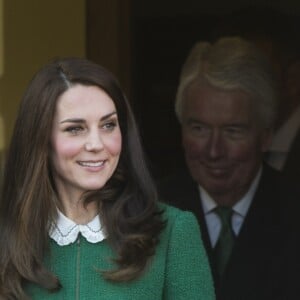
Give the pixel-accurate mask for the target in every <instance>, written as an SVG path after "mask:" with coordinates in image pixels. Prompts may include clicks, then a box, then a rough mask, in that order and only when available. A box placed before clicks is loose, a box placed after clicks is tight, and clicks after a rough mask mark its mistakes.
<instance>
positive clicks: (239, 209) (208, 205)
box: [199, 167, 262, 217]
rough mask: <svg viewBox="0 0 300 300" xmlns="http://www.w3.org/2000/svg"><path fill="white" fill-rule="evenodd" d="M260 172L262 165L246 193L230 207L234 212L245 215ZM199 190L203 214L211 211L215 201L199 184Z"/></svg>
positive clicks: (215, 205)
mask: <svg viewBox="0 0 300 300" xmlns="http://www.w3.org/2000/svg"><path fill="white" fill-rule="evenodd" d="M261 174H262V167H260V169H259V171H258V173H257V175H256V176H255V178H254V179H253V181H252V183H251V185H250V187H249V189H248V191H247V193H246V194H245V195H244V196H243V197H242V198H241V199H240V200H239V201H238V202H237V203H236V204H235V205H234V206H233V207H232V209H233V210H234V212H235V213H237V214H239V215H241V216H242V217H245V216H246V214H247V212H248V209H249V206H250V204H251V202H252V200H253V197H254V194H255V192H256V189H257V186H258V183H259V180H260V178H261ZM199 192H200V195H201V201H202V207H203V212H204V214H205V215H206V214H208V213H210V212H212V211H213V210H214V209H215V208H216V207H217V203H216V202H215V200H214V199H213V198H212V197H211V196H210V195H209V194H208V193H207V191H206V190H205V189H204V188H203V187H202V186H200V185H199Z"/></svg>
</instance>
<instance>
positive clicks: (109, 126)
mask: <svg viewBox="0 0 300 300" xmlns="http://www.w3.org/2000/svg"><path fill="white" fill-rule="evenodd" d="M116 126H117V123H116V122H107V123H105V124H104V125H103V126H102V128H103V129H105V130H109V131H111V130H113V129H114V128H115V127H116Z"/></svg>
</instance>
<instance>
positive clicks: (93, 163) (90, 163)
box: [78, 160, 105, 168]
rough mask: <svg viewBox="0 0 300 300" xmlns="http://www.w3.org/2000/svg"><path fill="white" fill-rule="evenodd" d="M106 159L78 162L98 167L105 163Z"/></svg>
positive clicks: (83, 165) (86, 165)
mask: <svg viewBox="0 0 300 300" xmlns="http://www.w3.org/2000/svg"><path fill="white" fill-rule="evenodd" d="M104 162H105V161H104V160H101V161H78V164H79V165H80V166H82V167H90V168H97V167H101V166H103V165H104Z"/></svg>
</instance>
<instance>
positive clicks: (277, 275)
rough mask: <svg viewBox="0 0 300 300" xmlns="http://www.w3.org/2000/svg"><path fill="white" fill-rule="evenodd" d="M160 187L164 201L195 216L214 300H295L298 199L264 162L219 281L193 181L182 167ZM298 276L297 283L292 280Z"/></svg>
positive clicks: (298, 295) (299, 294)
mask: <svg viewBox="0 0 300 300" xmlns="http://www.w3.org/2000/svg"><path fill="white" fill-rule="evenodd" d="M241 175H242V174H241ZM159 186H160V192H161V196H162V197H163V199H164V200H165V201H167V202H168V203H170V204H173V205H175V206H177V207H179V208H181V209H184V210H190V211H192V212H194V214H195V215H196V216H197V218H198V221H199V224H200V229H201V233H202V239H203V241H204V245H205V247H206V250H207V254H208V256H209V260H210V264H211V269H212V273H213V276H214V280H215V287H216V295H217V299H222V300H248V299H249V300H250V299H251V300H259V299H264V300H265V299H270V300H271V299H272V300H274V299H278V300H279V299H280V300H286V299H300V290H299V288H298V286H299V285H300V273H298V271H299V268H298V267H299V263H298V258H296V260H294V259H295V256H297V255H298V254H297V253H296V252H297V251H298V250H296V249H299V247H298V240H299V238H298V236H297V235H298V233H299V230H298V228H299V224H298V220H297V217H296V216H293V213H294V212H295V211H296V210H295V209H293V206H294V205H296V204H297V203H298V202H300V197H299V198H298V196H297V195H299V194H298V191H292V189H291V188H290V187H289V186H288V185H286V184H285V183H283V181H282V179H281V176H280V175H279V174H278V172H276V171H274V170H272V169H271V168H269V167H266V166H264V168H263V174H262V178H261V180H260V183H259V186H258V189H257V191H256V194H255V196H254V199H253V202H252V204H251V206H250V208H249V211H248V214H247V216H246V218H245V220H244V223H243V226H242V228H241V231H240V233H239V235H238V237H237V240H236V243H235V245H234V249H233V252H232V254H231V258H230V260H229V263H228V265H227V268H226V270H225V273H224V275H223V278H222V280H219V279H218V277H217V275H216V270H215V266H214V260H213V255H212V247H211V244H210V240H209V236H208V231H207V226H206V222H205V218H204V214H203V209H202V205H201V201H200V196H199V191H198V188H197V184H196V183H195V182H194V181H193V180H192V179H191V177H190V175H189V174H188V172H187V171H182V172H180V174H179V175H173V176H171V177H169V178H168V179H165V180H164V181H163V182H161V184H160V185H159ZM294 222H295V223H294ZM299 236H300V235H299ZM296 243H297V247H296ZM299 256H300V252H299ZM298 278H299V279H298ZM298 280H299V284H297V283H296V281H298ZM292 282H295V284H292ZM291 285H293V286H291ZM295 285H297V286H295ZM298 292H299V293H298Z"/></svg>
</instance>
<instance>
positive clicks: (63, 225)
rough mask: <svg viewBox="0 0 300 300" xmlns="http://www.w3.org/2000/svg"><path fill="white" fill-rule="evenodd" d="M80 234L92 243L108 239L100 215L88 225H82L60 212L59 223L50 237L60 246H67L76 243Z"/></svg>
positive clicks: (51, 228) (53, 228) (53, 227)
mask: <svg viewBox="0 0 300 300" xmlns="http://www.w3.org/2000/svg"><path fill="white" fill-rule="evenodd" d="M79 233H81V234H82V236H84V237H85V238H86V240H87V241H88V242H90V243H98V242H100V241H102V240H103V239H105V237H106V236H105V233H104V231H103V228H102V226H101V223H100V218H99V216H98V215H97V216H96V217H95V218H94V219H93V220H92V221H91V222H89V223H88V224H85V225H80V224H76V223H75V222H73V221H72V220H70V219H69V218H68V217H66V216H65V215H63V214H62V213H61V212H60V211H58V218H57V221H56V222H55V223H52V225H51V227H50V231H49V235H50V237H51V238H52V239H53V240H54V241H55V242H56V243H57V244H58V245H60V246H65V245H69V244H71V243H74V242H75V241H76V239H77V237H78V235H79Z"/></svg>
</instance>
